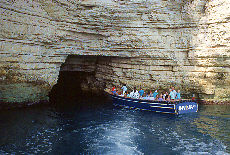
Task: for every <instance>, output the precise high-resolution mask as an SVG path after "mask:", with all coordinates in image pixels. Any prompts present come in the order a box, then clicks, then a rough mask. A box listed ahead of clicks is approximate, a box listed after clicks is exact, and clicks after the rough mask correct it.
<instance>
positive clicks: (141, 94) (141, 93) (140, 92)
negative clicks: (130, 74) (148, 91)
mask: <svg viewBox="0 0 230 155" xmlns="http://www.w3.org/2000/svg"><path fill="white" fill-rule="evenodd" d="M144 93H145V91H144V90H143V89H142V88H141V90H140V91H139V94H140V97H142V96H143V95H144Z"/></svg>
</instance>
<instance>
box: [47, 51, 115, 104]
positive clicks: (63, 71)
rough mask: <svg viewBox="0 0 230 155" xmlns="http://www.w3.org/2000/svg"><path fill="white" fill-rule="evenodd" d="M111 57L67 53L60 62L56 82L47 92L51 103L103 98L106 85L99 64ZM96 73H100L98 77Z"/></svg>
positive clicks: (106, 63) (105, 62)
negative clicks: (63, 61) (64, 58)
mask: <svg viewBox="0 0 230 155" xmlns="http://www.w3.org/2000/svg"><path fill="white" fill-rule="evenodd" d="M112 58H113V57H105V56H77V55H69V56H68V57H67V59H66V61H65V63H63V64H62V66H61V68H60V72H59V77H58V81H57V84H55V85H54V86H53V88H52V90H51V92H50V93H49V99H50V102H51V103H74V102H78V101H80V100H84V99H87V98H102V97H103V98H104V97H106V95H105V93H104V88H105V87H106V82H107V81H106V82H105V79H103V75H104V74H105V73H104V72H106V70H103V71H104V72H101V68H100V67H101V66H102V67H103V66H108V63H110V62H111V59H112ZM99 66H100V67H99ZM96 74H97V75H101V76H100V78H98V77H97V76H96Z"/></svg>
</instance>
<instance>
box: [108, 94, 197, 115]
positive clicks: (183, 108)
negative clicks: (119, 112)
mask: <svg viewBox="0 0 230 155" xmlns="http://www.w3.org/2000/svg"><path fill="white" fill-rule="evenodd" d="M110 96H111V97H112V99H113V104H114V105H116V106H121V107H124V108H131V109H136V110H148V111H154V112H161V113H170V114H183V113H190V112H197V110H198V104H197V103H195V102H191V101H185V102H175V103H172V102H167V101H150V100H141V99H132V98H124V97H120V96H115V95H110Z"/></svg>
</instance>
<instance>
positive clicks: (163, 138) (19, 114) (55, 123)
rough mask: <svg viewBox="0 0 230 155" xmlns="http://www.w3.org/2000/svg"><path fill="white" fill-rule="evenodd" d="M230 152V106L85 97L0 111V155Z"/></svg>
mask: <svg viewBox="0 0 230 155" xmlns="http://www.w3.org/2000/svg"><path fill="white" fill-rule="evenodd" d="M8 153H9V154H108V155H113V154H114V155H119V154H121V155H123V154H127V155H131V154H156V155H161V154H162V155H165V154H185V155H187V154H219V155H223V154H229V153H230V106H228V105H203V106H200V107H199V111H198V112H197V113H189V114H184V115H171V114H159V113H154V112H148V111H139V110H130V109H122V108H117V107H114V106H113V105H112V103H111V101H110V100H105V99H104V98H103V99H86V100H79V101H76V102H74V103H63V104H61V105H58V106H51V105H43V106H35V107H30V108H20V109H12V110H4V111H0V154H8Z"/></svg>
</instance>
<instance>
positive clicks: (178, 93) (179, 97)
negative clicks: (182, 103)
mask: <svg viewBox="0 0 230 155" xmlns="http://www.w3.org/2000/svg"><path fill="white" fill-rule="evenodd" d="M176 99H177V100H180V99H181V96H180V90H178V91H177V94H176Z"/></svg>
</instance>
